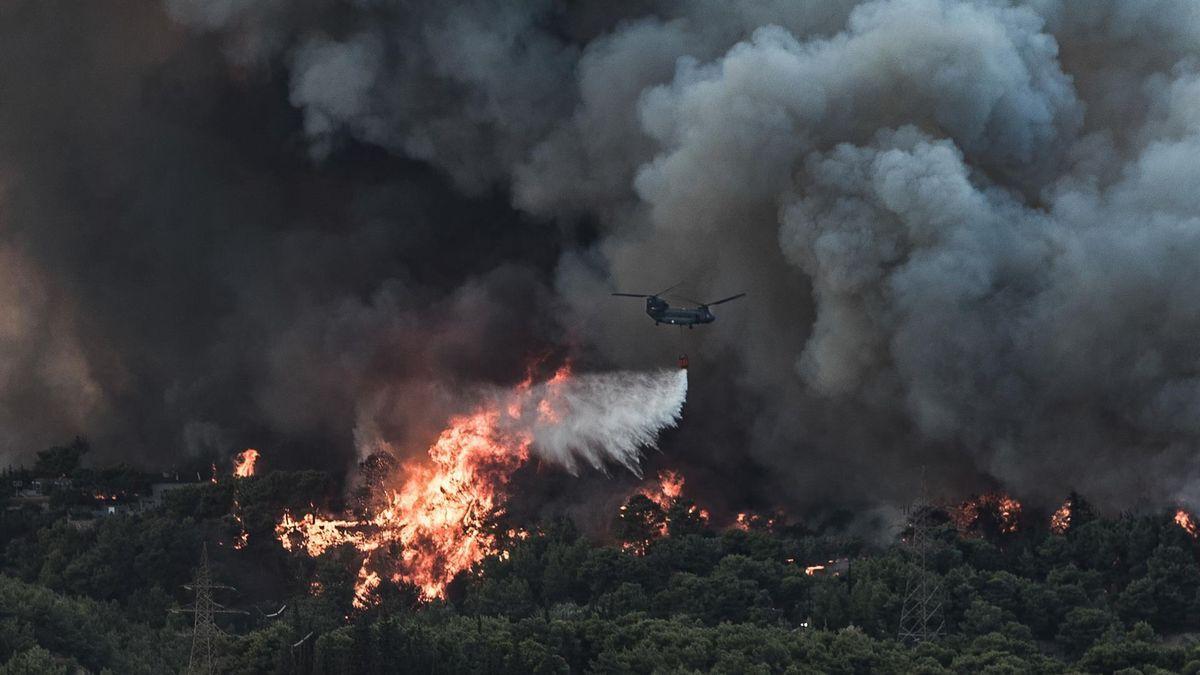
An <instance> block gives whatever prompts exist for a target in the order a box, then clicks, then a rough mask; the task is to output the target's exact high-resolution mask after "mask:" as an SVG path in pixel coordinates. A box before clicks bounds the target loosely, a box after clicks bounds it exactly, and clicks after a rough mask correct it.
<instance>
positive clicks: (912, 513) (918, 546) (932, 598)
mask: <svg viewBox="0 0 1200 675" xmlns="http://www.w3.org/2000/svg"><path fill="white" fill-rule="evenodd" d="M921 474H922V475H921V494H920V496H919V497H917V500H916V501H914V502H913V503H912V505H911V506H909V508H908V518H909V521H910V525H911V527H912V534H911V535H910V537H909V540H908V546H909V549H910V550H911V551H912V552H913V555H914V557H915V558H916V561H917V569H916V570H914V571H913V572H912V574H910V575H909V577H908V579H907V580H906V581H905V583H904V604H903V606H902V607H901V608H900V633H899V638H900V641H901V642H908V643H911V644H917V643H921V642H926V641H929V640H935V639H937V638H938V637H939V636H940V635H941V633H942V628H943V627H944V626H945V619H943V618H942V600H941V594H942V584H941V580H940V579H938V577H937V575H935V574H934V573H933V572H931V571H930V570H929V568H928V564H927V563H928V557H929V552H930V548H931V537H930V534H931V532H930V531H931V529H932V528H931V527H930V523H929V514H930V511H931V510H932V509H931V506H930V503H929V498H928V494H927V492H926V488H925V476H924V471H922V472H921Z"/></svg>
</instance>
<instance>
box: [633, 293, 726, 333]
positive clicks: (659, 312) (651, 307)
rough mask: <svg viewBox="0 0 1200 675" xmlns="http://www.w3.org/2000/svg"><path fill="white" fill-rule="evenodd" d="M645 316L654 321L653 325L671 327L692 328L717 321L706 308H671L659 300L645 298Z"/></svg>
mask: <svg viewBox="0 0 1200 675" xmlns="http://www.w3.org/2000/svg"><path fill="white" fill-rule="evenodd" d="M646 315H647V316H649V317H650V318H651V319H654V323H655V324H660V323H665V324H669V325H672V326H694V325H696V324H702V323H712V322H713V321H716V319H717V317H715V316H713V313H712V312H711V311H709V309H708V307H672V306H671V305H669V304H667V302H666V301H665V300H662V299H661V298H646Z"/></svg>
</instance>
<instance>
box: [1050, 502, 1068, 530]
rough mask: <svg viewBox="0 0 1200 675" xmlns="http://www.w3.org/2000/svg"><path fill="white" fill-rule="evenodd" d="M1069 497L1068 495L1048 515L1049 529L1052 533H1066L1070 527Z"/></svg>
mask: <svg viewBox="0 0 1200 675" xmlns="http://www.w3.org/2000/svg"><path fill="white" fill-rule="evenodd" d="M1071 506H1072V504H1071V499H1070V498H1069V497H1068V498H1067V500H1066V501H1065V502H1063V503H1062V506H1060V507H1058V510H1057V511H1055V512H1054V514H1053V515H1051V516H1050V531H1051V532H1053V533H1054V534H1066V532H1067V530H1069V529H1071Z"/></svg>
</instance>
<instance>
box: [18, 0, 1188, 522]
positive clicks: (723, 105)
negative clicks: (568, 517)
mask: <svg viewBox="0 0 1200 675" xmlns="http://www.w3.org/2000/svg"><path fill="white" fill-rule="evenodd" d="M21 7H22V8H23V9H22V10H21V11H18V12H14V13H13V16H10V17H9V19H10V20H7V21H5V22H3V27H2V28H0V37H3V38H4V40H3V41H0V45H3V46H2V47H0V53H2V54H3V55H4V56H5V57H7V58H4V59H0V86H2V88H3V89H4V91H5V92H6V97H5V101H4V102H3V103H0V185H2V186H3V188H4V190H3V192H0V209H2V212H0V253H2V255H3V256H4V257H3V258H2V259H3V260H9V261H12V265H11V266H9V265H6V267H7V269H5V270H3V271H2V272H0V274H2V276H3V277H4V278H5V279H6V280H8V281H11V286H12V287H13V288H15V289H18V290H16V291H10V292H7V293H6V292H3V291H0V308H4V309H5V310H7V309H8V308H9V307H11V306H17V305H19V306H20V308H21V310H22V311H21V312H19V313H17V314H14V316H17V317H18V318H17V319H11V320H7V321H4V322H0V328H2V329H3V331H4V332H3V333H0V375H3V378H4V379H3V380H0V405H2V406H3V409H0V421H2V422H3V425H4V427H5V429H4V432H3V436H0V442H3V443H4V444H5V445H4V446H3V447H2V448H0V452H4V453H6V454H7V455H8V456H19V455H22V454H27V453H28V452H30V451H32V450H34V449H37V447H38V446H37V444H38V443H46V442H48V441H53V440H59V438H60V437H61V436H63V435H70V434H73V433H80V432H85V433H90V434H92V435H93V436H94V437H96V439H97V441H98V442H100V443H101V444H107V446H108V447H110V448H112V450H111V451H112V452H114V453H121V454H123V455H125V456H130V457H140V458H142V459H143V460H145V461H148V462H152V461H162V460H161V459H156V458H162V457H172V456H175V455H177V454H180V453H182V452H183V451H184V450H186V449H187V448H186V447H185V446H188V445H190V446H192V448H191V449H192V450H193V451H197V452H204V451H211V450H216V451H222V448H223V447H225V446H226V445H242V446H244V445H250V444H253V445H255V446H256V447H263V448H271V447H272V446H274V447H276V448H279V449H280V450H282V451H283V452H281V453H280V454H281V455H282V456H283V457H295V458H296V461H297V462H301V461H305V462H311V461H313V460H314V458H321V457H334V458H338V459H335V460H334V463H336V462H337V461H343V462H344V461H346V459H347V458H349V457H351V456H353V451H352V449H353V447H354V446H355V445H356V443H357V445H358V446H359V447H360V448H361V447H363V444H364V443H369V442H370V440H369V439H373V438H388V439H396V438H404V437H407V436H410V435H411V436H412V437H413V438H419V437H423V436H427V435H428V433H429V430H428V429H426V428H424V427H423V425H426V424H430V422H428V421H426V420H433V419H439V413H443V412H444V411H445V409H446V408H447V407H448V406H449V405H450V401H449V399H452V398H454V397H453V395H452V394H447V393H446V392H448V391H453V390H454V389H455V388H469V387H476V386H479V385H480V384H486V383H491V384H495V385H499V386H510V385H512V384H514V383H516V382H518V381H519V380H520V378H521V376H522V373H523V369H524V367H525V365H526V364H527V363H528V361H529V359H530V356H531V354H539V353H545V352H546V351H556V352H559V353H562V354H569V355H570V356H572V357H573V358H575V359H577V360H580V361H581V362H584V363H586V364H587V365H588V369H589V370H602V369H606V368H612V369H644V368H652V367H661V366H662V365H663V361H664V360H667V359H671V358H673V357H674V355H675V354H677V353H678V352H679V351H681V350H687V351H689V352H690V353H691V355H692V363H693V368H694V370H693V373H692V382H691V392H690V394H689V396H690V400H689V418H688V419H687V420H686V422H685V423H684V424H682V425H681V426H680V428H679V430H678V431H677V432H676V433H674V434H672V435H671V438H670V439H669V442H668V443H667V444H666V445H664V447H663V451H664V456H666V457H669V458H670V460H671V461H672V462H673V463H675V464H676V465H678V466H682V467H683V468H684V470H685V472H686V473H687V474H688V484H689V486H696V487H697V489H708V490H710V491H713V492H717V491H720V492H722V493H723V494H725V495H726V496H727V498H728V499H730V500H738V499H754V500H760V501H764V502H768V503H771V504H777V505H783V506H790V507H801V508H803V507H809V508H811V507H813V506H816V505H820V504H825V503H827V502H829V501H831V500H832V501H834V502H837V503H839V504H853V503H855V502H858V503H872V502H884V503H898V502H902V501H904V500H906V499H907V498H909V497H910V496H911V495H912V492H913V490H914V486H915V484H916V476H917V471H918V467H920V466H922V465H924V466H926V467H927V470H928V472H929V475H930V480H931V482H932V483H934V484H935V485H940V486H946V489H947V490H963V491H965V490H971V489H981V488H987V487H992V486H996V485H999V486H1003V487H1005V488H1007V489H1009V490H1010V491H1013V492H1014V493H1015V494H1016V495H1017V496H1020V497H1022V498H1025V499H1027V500H1032V501H1035V502H1036V501H1042V502H1043V503H1047V504H1048V503H1052V502H1056V501H1060V500H1061V497H1062V495H1063V494H1065V493H1066V492H1067V491H1068V490H1070V489H1077V490H1079V491H1081V492H1083V493H1084V494H1086V495H1089V496H1090V497H1092V498H1093V499H1095V500H1096V501H1098V502H1102V503H1111V504H1113V505H1114V506H1124V505H1131V504H1133V503H1134V502H1135V501H1136V500H1137V499H1138V498H1139V497H1140V496H1142V495H1150V498H1151V499H1152V500H1155V501H1156V500H1159V499H1161V500H1169V499H1176V498H1181V499H1185V500H1192V501H1200V492H1198V490H1197V488H1196V487H1195V486H1196V485H1198V484H1200V483H1198V482H1197V481H1198V479H1200V475H1197V473H1198V467H1197V465H1196V462H1195V461H1194V459H1193V458H1194V456H1195V454H1196V450H1197V444H1198V443H1200V422H1198V421H1197V420H1200V375H1198V373H1200V351H1198V350H1197V349H1196V348H1195V345H1194V342H1195V339H1196V336H1197V335H1200V299H1198V298H1200V295H1198V294H1197V293H1196V292H1195V289H1196V288H1197V287H1198V284H1197V281H1200V279H1198V278H1197V277H1200V268H1198V267H1197V266H1196V265H1195V264H1194V261H1195V260H1196V259H1197V258H1198V256H1200V201H1198V197H1197V194H1200V191H1198V190H1197V189H1196V187H1197V185H1200V168H1198V167H1197V164H1196V162H1195V161H1193V159H1192V158H1194V157H1195V156H1196V155H1197V151H1198V150H1200V114H1198V113H1197V112H1196V111H1197V110H1200V60H1198V59H1197V54H1196V48H1195V45H1196V44H1200V41H1198V39H1200V9H1198V8H1197V6H1196V5H1195V4H1194V3H1191V2H1188V1H1186V0H1154V1H1149V2H1148V1H1145V0H1101V1H1098V2H1089V3H1078V2H1066V1H1056V0H1031V1H1029V2H1009V1H1001V0H975V1H967V0H871V1H866V2H852V1H850V0H824V1H820V2H803V3H796V2H756V3H711V2H704V1H696V2H689V1H687V0H674V1H673V0H662V1H660V2H653V1H647V2H638V3H615V4H614V3H594V4H587V3H569V4H568V3H561V4H560V3H554V2H550V1H548V0H544V1H540V2H528V3H502V2H490V1H487V0H475V1H472V2H464V3H436V2H409V3H402V4H395V3H386V2H373V1H366V2H353V3H346V2H341V1H337V0H310V1H306V2H292V3H288V2H279V1H277V0H237V1H230V2H218V3H212V2H201V1H199V0H166V1H165V3H164V4H163V5H162V6H161V7H151V6H147V5H145V4H141V5H139V4H134V5H127V4H121V3H116V2H113V3H111V5H110V4H106V3H95V4H88V5H87V6H86V7H85V6H79V5H74V4H69V3H62V4H61V5H60V4H59V3H56V2H42V3H25V4H23V5H21ZM80 13H83V14H86V16H78V15H79V14H80ZM63 15H69V16H72V17H74V18H73V19H72V20H70V21H65V20H63V19H62V16H63ZM135 36H136V39H135ZM679 281H683V282H684V284H683V286H682V287H681V288H680V289H679V290H678V291H677V292H679V293H680V295H683V296H687V297H691V298H695V299H698V300H706V299H711V298H714V297H723V296H724V295H729V294H732V293H735V292H738V291H742V290H746V291H748V292H749V294H750V295H749V297H748V298H747V300H746V301H743V303H742V304H741V305H740V306H738V305H736V304H731V305H727V306H722V307H721V308H719V309H721V310H723V311H722V312H720V314H721V318H720V319H719V320H718V322H717V323H716V324H714V325H713V326H710V327H706V328H705V329H704V330H702V331H700V330H698V331H693V332H691V333H689V334H687V335H686V336H685V337H684V338H682V344H681V339H680V338H679V337H678V336H677V335H676V334H675V333H674V332H673V331H672V332H668V331H666V330H665V329H658V331H659V332H658V333H654V332H653V331H654V330H655V329H654V328H653V327H652V326H651V325H650V324H649V322H648V321H647V320H646V318H645V317H644V316H640V312H639V309H640V308H638V307H636V306H629V305H624V304H619V303H618V302H617V301H615V300H611V301H610V300H609V299H608V298H607V293H608V292H609V291H612V290H617V289H620V290H628V291H634V292H651V291H654V290H657V289H661V288H665V287H667V286H670V285H671V284H673V283H676V282H679ZM21 289H24V290H21ZM26 297H28V298H30V299H29V300H24V299H22V298H26ZM39 336H45V338H46V339H43V338H42V337H39ZM597 382H599V381H597ZM660 384H661V383H660ZM596 386H599V385H598V384H597V385H596ZM663 386H665V385H663ZM651 389H653V387H651ZM660 393H661V392H660ZM656 395H657V394H656ZM663 395H664V396H665V393H664V394H663ZM589 396H590V395H589ZM587 400H589V401H595V400H598V399H596V398H594V397H593V398H588V399H587ZM664 400H665V399H664ZM398 401H407V402H409V403H408V405H407V406H401V405H398V404H397V402H398ZM580 405H584V404H583V403H581V404H580ZM585 407H586V406H585ZM401 408H403V410H401ZM664 410H666V411H669V410H668V409H667V408H664ZM422 411H424V412H425V413H426V414H421V412H422ZM663 414H665V413H663ZM584 418H586V416H584ZM619 418H620V417H619V416H617V417H614V419H619ZM440 419H444V417H442V418H440ZM664 419H665V418H664ZM355 429H356V430H357V432H356V433H357V434H358V439H357V440H356V439H355V438H354V435H353V434H352V432H351V430H355ZM576 431H577V432H578V433H581V434H583V436H582V437H581V438H584V439H586V440H585V441H584V442H583V446H586V447H588V448H591V449H592V451H594V450H595V449H596V448H598V447H600V446H604V447H615V451H616V453H617V454H616V455H615V457H616V459H617V461H618V462H620V463H626V462H625V458H629V457H632V456H633V455H631V454H629V452H627V451H626V450H625V449H623V447H624V446H621V445H620V444H618V445H617V446H610V443H609V442H608V441H607V440H606V439H607V435H606V434H607V431H605V430H601V429H580V430H576ZM544 446H545V447H546V448H554V447H566V446H555V443H554V441H553V440H549V439H544ZM572 447H573V448H574V449H573V450H571V451H566V450H562V451H561V453H560V451H559V450H553V449H551V450H547V451H548V452H551V453H553V454H555V455H556V456H558V457H559V458H560V461H561V463H564V464H566V465H567V466H572V465H573V464H572V463H575V464H579V465H592V464H594V463H595V462H593V461H592V458H594V457H595V456H596V455H594V454H582V455H581V454H578V451H579V447H578V444H576V446H572ZM176 449H177V450H176ZM156 453H157V454H156Z"/></svg>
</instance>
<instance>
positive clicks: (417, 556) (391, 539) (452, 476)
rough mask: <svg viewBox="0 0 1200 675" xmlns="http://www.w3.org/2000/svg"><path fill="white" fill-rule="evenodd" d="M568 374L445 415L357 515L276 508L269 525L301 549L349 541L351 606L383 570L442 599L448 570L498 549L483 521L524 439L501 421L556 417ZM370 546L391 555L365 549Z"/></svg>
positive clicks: (316, 551) (498, 507)
mask: <svg viewBox="0 0 1200 675" xmlns="http://www.w3.org/2000/svg"><path fill="white" fill-rule="evenodd" d="M570 376H571V374H570V370H569V369H567V368H565V367H564V368H560V369H559V371H558V372H557V373H555V375H554V378H553V379H551V380H550V381H549V382H547V386H545V387H543V388H541V389H542V390H544V392H545V395H544V397H543V398H542V399H541V400H539V401H537V402H536V403H535V404H533V405H532V406H531V405H528V404H529V403H531V401H529V400H527V399H528V398H530V397H531V396H532V392H533V391H534V389H533V388H532V387H531V386H530V381H528V380H527V381H525V382H522V383H521V384H519V385H518V386H517V387H516V388H515V389H514V390H513V391H512V392H510V393H509V394H508V396H507V397H506V399H505V400H501V401H497V402H495V403H494V404H492V405H486V406H483V407H482V408H480V409H478V410H476V411H475V412H473V413H471V414H469V415H463V416H460V417H455V418H453V419H451V420H450V422H449V426H448V427H447V428H446V429H445V430H443V431H442V433H441V434H440V435H439V436H438V438H437V440H436V441H434V443H433V445H431V446H430V447H429V450H428V461H426V462H419V463H418V462H412V463H409V464H407V465H405V466H404V467H403V469H402V475H403V481H402V483H401V484H400V486H399V488H396V489H388V490H386V491H385V496H384V498H383V500H382V504H378V505H377V507H376V510H375V512H374V514H373V515H370V516H369V517H367V518H365V519H362V520H342V519H330V518H322V517H320V516H317V515H315V514H311V513H310V514H307V515H304V516H302V517H300V518H298V519H297V518H295V517H293V516H292V515H291V514H289V513H284V514H283V517H282V518H281V519H280V521H279V523H278V525H276V528H275V532H276V535H277V536H278V538H279V541H280V543H281V544H282V545H283V547H284V548H285V549H287V550H293V549H299V550H303V551H304V552H305V553H307V554H308V555H310V556H318V555H320V554H321V553H323V552H325V551H326V550H328V549H329V548H330V547H334V546H339V545H342V544H349V545H351V546H353V547H355V548H356V549H358V550H359V551H360V552H361V553H362V554H363V559H362V566H361V567H360V569H359V571H358V578H357V581H356V583H355V598H354V605H355V607H358V608H360V609H361V608H364V607H366V606H368V605H370V604H371V603H372V602H373V601H374V600H373V598H374V591H375V590H376V589H377V588H378V587H379V585H380V583H381V582H382V579H383V578H384V577H386V578H388V579H390V580H391V581H393V582H405V583H409V584H412V585H414V586H415V587H416V588H417V589H418V590H419V591H420V594H421V597H422V598H423V599H425V600H434V599H436V598H440V597H443V596H444V594H445V591H446V585H447V584H448V583H450V581H451V580H452V579H453V578H454V577H455V575H457V574H458V573H459V572H462V571H463V570H467V569H469V568H470V567H472V566H473V565H474V564H475V563H477V562H479V560H481V559H482V558H483V557H484V556H487V555H490V554H494V553H497V552H499V549H498V542H497V537H496V534H495V533H493V532H492V531H491V530H490V529H489V528H488V527H487V525H488V521H489V520H490V519H491V518H492V517H493V516H496V515H499V514H501V513H503V502H504V498H505V493H504V488H505V486H506V485H507V483H508V481H509V478H510V476H511V475H512V473H513V471H515V470H516V469H517V468H518V467H519V466H521V464H523V463H524V462H525V461H526V460H527V459H528V457H529V448H530V443H531V442H532V437H531V434H530V432H529V431H527V430H525V429H523V428H522V427H521V426H520V425H515V424H509V423H507V422H509V421H510V420H515V419H519V418H520V417H521V416H522V415H524V414H526V411H529V410H532V411H536V415H537V417H538V419H539V421H541V422H550V423H553V422H555V421H557V420H558V419H560V417H561V414H562V413H561V411H560V405H559V404H560V402H559V401H558V398H559V392H558V388H557V386H556V385H558V384H560V383H561V382H563V381H565V380H567V379H568V378H569V377H570ZM501 411H503V413H506V414H507V418H505V416H504V414H502V412H501ZM518 536H521V537H522V538H523V536H528V534H527V533H524V532H521V533H520V535H518ZM376 551H389V552H393V551H398V552H399V553H398V557H396V556H391V555H374V553H375V552H376ZM379 568H384V569H382V570H380V569H379ZM381 572H382V573H381Z"/></svg>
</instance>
